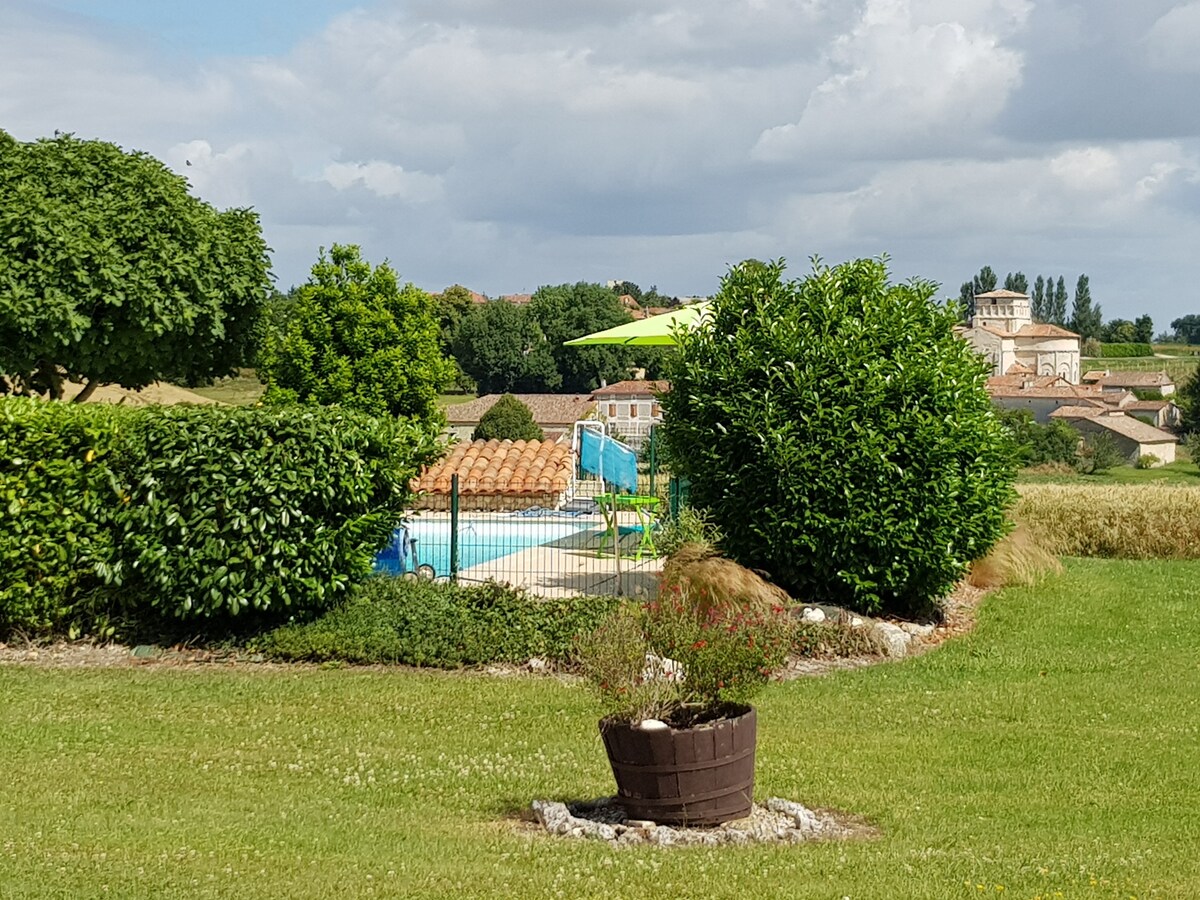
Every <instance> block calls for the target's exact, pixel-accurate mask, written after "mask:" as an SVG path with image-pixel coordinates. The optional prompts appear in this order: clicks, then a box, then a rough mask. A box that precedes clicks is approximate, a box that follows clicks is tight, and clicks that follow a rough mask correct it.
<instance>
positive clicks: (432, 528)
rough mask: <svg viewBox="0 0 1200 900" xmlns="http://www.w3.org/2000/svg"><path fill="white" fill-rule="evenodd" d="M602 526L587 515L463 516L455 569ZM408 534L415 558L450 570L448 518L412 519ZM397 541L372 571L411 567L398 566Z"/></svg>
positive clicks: (381, 554)
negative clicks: (523, 518)
mask: <svg viewBox="0 0 1200 900" xmlns="http://www.w3.org/2000/svg"><path fill="white" fill-rule="evenodd" d="M600 527H602V525H601V523H600V522H599V521H598V520H591V519H586V518H580V519H571V520H568V521H554V520H547V519H533V520H529V521H520V520H514V521H499V522H498V521H495V520H487V521H480V520H476V519H462V520H460V521H459V523H458V570H459V571H460V572H461V571H463V570H464V569H469V568H470V567H471V566H477V565H480V564H481V563H485V562H491V561H492V560H493V559H499V558H500V557H502V556H508V555H509V554H510V553H517V552H518V551H520V550H524V549H526V548H528V547H537V546H540V545H542V544H549V543H552V542H554V541H560V540H562V539H563V538H568V537H571V536H572V535H575V534H579V533H580V532H581V531H590V530H592V529H596V528H600ZM408 532H409V536H410V537H412V538H413V539H415V540H416V542H417V543H416V557H417V559H416V562H417V563H418V564H420V565H430V566H433V569H434V572H436V573H437V576H438V577H439V578H443V577H446V576H449V574H450V521H449V519H414V520H413V521H412V522H410V523H409V525H408ZM396 544H397V541H395V540H394V541H393V543H392V545H391V546H389V547H388V549H386V550H382V551H380V552H379V554H378V555H376V557H375V571H376V572H385V573H389V574H393V575H395V574H399V573H400V572H401V571H405V570H406V569H407V570H411V569H413V568H414V566H413V564H412V561H411V560H409V561H408V565H407V567H406V569H405V568H402V567H401V564H400V559H399V553H398V551H397V549H396Z"/></svg>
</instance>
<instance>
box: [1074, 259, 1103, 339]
mask: <svg viewBox="0 0 1200 900" xmlns="http://www.w3.org/2000/svg"><path fill="white" fill-rule="evenodd" d="M1103 322H1104V314H1103V312H1102V311H1101V309H1100V304H1098V303H1095V304H1094V303H1092V291H1091V288H1090V287H1088V277H1087V276H1086V275H1080V276H1079V280H1078V281H1076V283H1075V302H1074V304H1073V305H1072V307H1071V330H1072V331H1074V332H1075V333H1076V334H1078V335H1079V336H1080V337H1081V338H1083V339H1084V340H1085V341H1089V340H1094V341H1098V340H1100V331H1101V328H1102V326H1103Z"/></svg>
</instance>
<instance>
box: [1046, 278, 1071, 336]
mask: <svg viewBox="0 0 1200 900" xmlns="http://www.w3.org/2000/svg"><path fill="white" fill-rule="evenodd" d="M1046 312H1047V314H1048V315H1049V317H1050V322H1051V324H1054V325H1058V326H1060V327H1065V326H1066V324H1067V283H1066V282H1065V281H1064V280H1063V277H1062V276H1061V275H1059V276H1058V283H1057V284H1056V285H1055V286H1054V292H1053V293H1051V292H1050V283H1049V282H1047V283H1046Z"/></svg>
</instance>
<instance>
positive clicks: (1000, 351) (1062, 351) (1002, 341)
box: [959, 290, 1080, 384]
mask: <svg viewBox="0 0 1200 900" xmlns="http://www.w3.org/2000/svg"><path fill="white" fill-rule="evenodd" d="M959 333H960V334H961V335H962V336H963V338H965V339H966V340H967V341H968V342H970V344H971V345H972V346H973V347H974V348H975V349H976V350H977V351H978V352H979V353H980V354H981V355H982V356H983V357H984V358H986V359H987V361H988V362H989V363H990V364H991V367H992V374H993V375H995V376H1002V375H1006V374H1009V373H1010V371H1013V370H1014V367H1018V369H1017V370H1016V371H1019V372H1022V373H1032V374H1034V375H1039V376H1047V375H1049V376H1056V377H1058V378H1062V379H1063V380H1064V381H1067V382H1069V383H1071V384H1078V383H1079V374H1080V372H1079V356H1080V354H1079V335H1077V334H1075V332H1073V331H1067V329H1065V328H1060V327H1058V326H1057V325H1044V324H1040V323H1035V322H1034V321H1033V314H1032V313H1031V312H1030V306H1029V295H1028V294H1022V293H1019V292H1017V291H1008V290H997V291H987V292H986V293H982V294H976V295H975V315H974V316H973V317H972V318H971V323H970V325H969V326H966V327H964V328H961V329H960V330H959Z"/></svg>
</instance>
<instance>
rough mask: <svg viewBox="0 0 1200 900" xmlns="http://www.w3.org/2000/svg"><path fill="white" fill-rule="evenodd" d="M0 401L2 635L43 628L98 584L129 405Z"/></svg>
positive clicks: (107, 552) (109, 545) (108, 545)
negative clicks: (115, 458) (116, 456)
mask: <svg viewBox="0 0 1200 900" xmlns="http://www.w3.org/2000/svg"><path fill="white" fill-rule="evenodd" d="M81 409H83V408H82V407H78V406H74V405H72V404H67V403H42V402H40V401H34V400H24V399H5V400H0V535H2V540H0V634H4V633H7V632H10V631H12V630H14V629H21V630H24V631H30V632H35V633H36V632H44V631H49V630H51V629H53V628H55V627H57V626H58V625H59V624H60V623H61V622H62V621H63V619H64V618H65V617H66V615H67V613H68V611H70V610H71V609H73V608H74V607H75V606H76V605H77V604H79V603H80V602H81V600H82V598H84V597H86V596H88V595H89V594H91V593H92V592H94V591H95V590H96V589H97V588H98V587H99V585H100V581H99V579H98V578H97V576H96V572H95V564H96V563H97V562H101V561H107V560H110V559H111V558H112V553H113V535H112V529H111V527H109V523H110V522H111V518H112V515H113V511H114V509H115V506H116V503H117V501H118V496H119V494H118V490H117V488H116V486H115V485H114V484H113V478H112V472H111V470H110V468H109V462H110V459H111V457H112V455H113V452H114V450H115V448H117V447H118V446H119V445H120V440H121V435H122V429H123V425H124V424H125V423H127V422H128V420H129V415H128V412H129V411H128V410H125V409H121V408H118V407H113V406H103V407H102V406H95V407H87V410H88V411H87V412H86V413H83V412H81Z"/></svg>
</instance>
